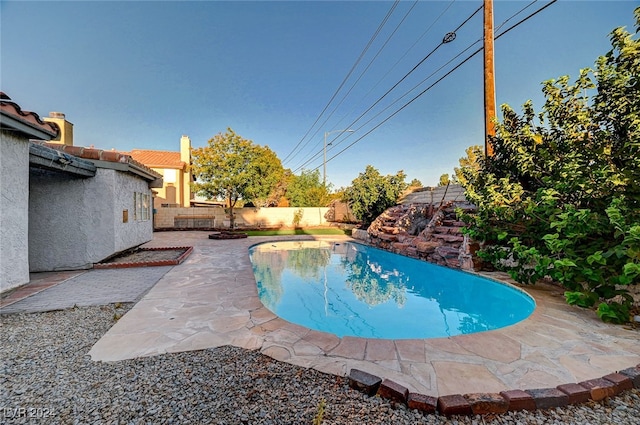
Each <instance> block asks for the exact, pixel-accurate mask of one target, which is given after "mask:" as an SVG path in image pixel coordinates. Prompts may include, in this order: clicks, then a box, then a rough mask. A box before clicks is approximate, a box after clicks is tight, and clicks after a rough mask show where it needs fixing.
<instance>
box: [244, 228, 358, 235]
mask: <svg viewBox="0 0 640 425" xmlns="http://www.w3.org/2000/svg"><path fill="white" fill-rule="evenodd" d="M243 232H244V233H246V234H247V235H249V236H289V235H349V236H350V235H351V230H341V229H334V228H331V229H273V230H243Z"/></svg>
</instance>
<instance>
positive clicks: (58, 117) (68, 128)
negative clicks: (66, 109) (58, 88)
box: [43, 112, 73, 146]
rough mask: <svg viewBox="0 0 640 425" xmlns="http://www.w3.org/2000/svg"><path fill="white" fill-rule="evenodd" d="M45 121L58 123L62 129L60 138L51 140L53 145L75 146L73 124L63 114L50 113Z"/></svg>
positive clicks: (59, 134)
mask: <svg viewBox="0 0 640 425" xmlns="http://www.w3.org/2000/svg"><path fill="white" fill-rule="evenodd" d="M43 120H44V121H47V122H53V123H56V124H57V125H58V127H60V133H58V137H56V138H55V139H53V140H51V143H60V144H63V145H68V146H73V124H71V123H70V122H69V121H67V120H66V118H65V115H64V114H63V113H62V112H50V113H49V116H48V117H44V118H43Z"/></svg>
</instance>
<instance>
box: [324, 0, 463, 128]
mask: <svg viewBox="0 0 640 425" xmlns="http://www.w3.org/2000/svg"><path fill="white" fill-rule="evenodd" d="M455 1H456V0H451V2H450V3H449V5H448V6H447V7H446V8H445V9H444V10H443V11H442V12H441V13H440V15H438V17H437V18H436V19H435V20H434V21H433V22H432V23H431V25H429V26H428V27H427V29H426V30H425V31H424V32H423V33H422V34H421V35H420V37H418V39H417V40H416V41H414V43H413V44H412V45H411V46H410V47H409V48H408V49H407V50H406V51H405V52H404V54H403V55H402V56H400V58H399V59H398V60H397V61H396V62H395V63H394V64H393V65H392V66H391V68H389V70H388V71H387V72H386V73H385V74H384V75H383V76H382V77H381V78H380V79H379V80H378V81H377V82H376V83H375V84H374V85H372V86H371V88H370V89H369V91H367V93H366V94H365V95H364V96H362V98H361V99H360V101H361V102H362V101H364V99H366V98H367V96H369V95H370V94H371V92H373V90H375V89H376V88H377V87H378V85H380V83H381V82H382V81H384V79H385V78H386V77H387V76H388V75H389V74H390V73H391V71H393V70H394V69H395V68H396V67H397V66H398V64H399V63H400V62H401V61H402V59H404V58H405V57H406V56H407V55H408V54H409V52H410V51H411V50H412V49H413V48H414V47H415V46H416V45H417V44H418V43H419V42H420V40H422V39H423V38H424V37H425V36H426V35H427V34H428V33H429V32H430V31H431V29H432V28H433V27H434V25H435V24H436V23H437V22H438V21H439V20H440V19H441V18H442V16H444V14H445V13H446V12H447V11H448V10H449V9H450V8H451V6H453V4H454V3H455ZM355 109H356V105H354V106H353V108H351V110H350V111H349V112H347V114H346V115H345V116H343V117H342V118H341V119H340V120H339V121H338V122H337V123H336V126H339V124H340V123H341V122H342V121H343V120H344V119H345V118H346V117H347V116H349V115H350V114H351V113H352V112H353V111H354V110H355Z"/></svg>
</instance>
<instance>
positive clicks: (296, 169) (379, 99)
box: [294, 6, 482, 172]
mask: <svg viewBox="0 0 640 425" xmlns="http://www.w3.org/2000/svg"><path fill="white" fill-rule="evenodd" d="M480 10H482V6H480V7H478V8H477V9H476V10H475V11H474V12H473V13H472V14H471V15H469V16H468V17H467V18H466V19H465V20H464V21H463V22H462V23H460V24H459V25H458V26H457V27H456V29H454V30H453V31H451V32H449V33H448V34H447V35H449V34H453V35H454V38H455V33H456V32H457V31H459V30H460V29H461V28H462V27H463V26H464V25H465V24H466V23H467V22H469V21H470V20H471V19H472V18H473V17H474V16H475V15H476V14H477V13H478V12H479V11H480ZM450 41H452V40H450V39H448V38H447V36H445V37H444V38H443V39H442V41H441V42H440V43H439V44H438V45H437V46H436V47H434V48H433V49H432V50H431V51H430V52H429V53H428V54H427V55H426V56H425V57H424V58H422V59H421V60H420V61H419V62H418V63H417V64H416V65H414V66H413V68H412V69H411V70H410V71H409V72H407V73H406V74H405V75H404V76H403V77H402V78H401V79H400V80H399V81H398V82H396V83H395V84H394V85H393V86H392V87H391V88H390V89H388V90H387V91H386V92H385V93H384V94H383V95H382V96H381V97H379V98H378V99H377V100H376V101H375V102H374V103H373V104H372V105H371V106H370V107H369V108H367V109H366V110H365V111H364V112H363V113H362V114H360V116H359V117H358V118H356V119H355V120H354V121H353V122H352V123H351V124H350V125H349V126H348V127H351V126H352V125H354V124H355V123H357V122H358V121H359V120H360V119H361V118H362V117H363V116H364V115H366V114H367V113H369V111H371V109H373V108H374V107H375V106H376V105H377V104H378V103H380V102H381V101H382V100H383V99H384V98H385V97H387V95H388V94H389V93H391V92H392V91H393V90H395V89H396V87H398V85H400V84H401V83H402V82H403V81H404V80H406V79H407V77H409V75H411V74H412V73H413V72H415V71H416V70H417V69H418V68H419V67H420V66H421V65H422V64H423V63H424V62H425V61H426V60H427V59H429V58H430V57H431V56H432V55H433V54H434V53H435V52H436V51H437V50H438V49H439V48H440V47H442V46H443V45H444V44H447V43H448V42H450ZM340 136H341V135H340V134H338V135H337V136H335V137H334V138H333V140H331V142H330V143H329V145H331V144H332V143H333V142H334V141H335V140H337V139H338V138H339V137H340ZM320 153H321V152H317V153H315V154H314V155H313V156H312V157H311V158H310V159H308V160H306V161H305V162H304V163H303V164H302V165H299V166H297V168H295V170H294V172H295V171H298V170H300V169H302V168H303V167H304V166H305V165H307V164H308V163H309V162H311V161H313V160H314V159H316V158H317V157H318V156H319V155H320Z"/></svg>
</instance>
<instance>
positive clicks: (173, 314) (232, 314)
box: [43, 232, 640, 396]
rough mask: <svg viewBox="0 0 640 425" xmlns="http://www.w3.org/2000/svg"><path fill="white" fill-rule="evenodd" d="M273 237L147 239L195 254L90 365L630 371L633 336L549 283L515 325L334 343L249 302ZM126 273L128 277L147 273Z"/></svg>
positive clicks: (540, 383)
mask: <svg viewBox="0 0 640 425" xmlns="http://www.w3.org/2000/svg"><path fill="white" fill-rule="evenodd" d="M296 238H298V239H313V238H312V237H296ZM315 238H317V239H329V240H335V239H337V238H336V237H331V238H329V237H326V238H324V237H322V238H320V237H315ZM282 239H291V237H287V238H276V237H270V238H268V237H261V238H248V239H238V240H210V239H208V233H207V232H166V233H156V234H155V237H154V240H153V241H152V242H150V243H149V244H147V245H146V246H149V247H166V246H193V247H194V252H193V253H192V254H191V256H190V257H189V258H188V259H187V260H186V261H185V262H184V263H182V264H180V265H178V266H175V267H173V268H170V269H169V270H168V271H167V272H166V274H164V275H163V276H162V277H161V278H160V280H159V281H158V283H157V284H155V286H153V288H152V289H151V290H149V292H147V293H146V295H144V297H143V298H142V299H141V300H140V301H139V302H138V303H137V304H136V305H135V307H134V308H133V309H132V310H130V311H129V312H128V313H127V314H126V315H125V316H124V317H122V318H121V319H120V320H119V321H118V323H116V325H115V326H113V327H112V328H111V329H110V330H109V331H108V332H107V333H106V334H105V335H104V336H103V337H102V339H100V340H99V341H98V342H97V343H96V344H95V345H94V346H93V348H92V349H91V351H90V353H89V354H90V355H91V357H92V359H93V360H96V361H117V360H122V359H129V358H135V357H140V356H152V355H157V354H160V353H170V352H179V351H189V350H199V349H205V348H211V347H218V346H222V345H235V346H239V347H243V348H247V349H252V350H260V351H261V352H262V353H264V354H266V355H268V356H271V357H273V358H275V359H277V360H281V361H285V362H289V363H292V364H296V365H300V366H304V367H308V368H314V369H317V370H320V371H322V372H327V373H332V374H337V375H346V374H348V373H349V371H350V370H351V369H352V368H357V369H361V370H364V371H367V372H369V373H372V374H374V375H377V376H381V377H384V378H388V379H392V380H394V381H396V382H397V383H400V384H402V385H404V386H406V387H408V388H409V389H410V390H411V391H415V392H419V393H422V394H425V395H432V396H442V395H448V394H465V393H475V392H484V393H486V392H499V391H502V390H509V389H533V388H549V387H555V386H557V385H559V384H565V383H573V382H581V381H584V380H588V379H594V378H599V377H602V376H604V375H606V374H608V373H611V372H615V371H617V370H622V369H626V368H629V367H633V366H636V365H637V364H639V363H640V343H638V340H639V337H640V333H639V332H638V331H636V330H629V329H625V328H624V327H620V326H612V325H607V324H604V323H602V322H600V321H599V319H598V318H597V317H596V316H595V314H593V313H591V312H587V311H584V310H582V309H579V308H577V307H571V306H567V305H566V304H565V303H564V300H563V299H562V297H561V292H560V291H559V290H558V289H557V288H555V287H531V288H529V287H527V288H526V289H527V291H528V292H529V293H530V294H531V295H532V296H533V297H534V298H535V300H536V302H537V304H538V307H537V308H536V310H535V311H534V313H533V314H532V315H531V317H529V318H528V319H527V320H524V321H523V322H520V323H518V324H516V325H513V326H510V327H508V328H504V329H500V330H496V331H491V332H484V333H479V334H472V335H463V336H456V337H451V338H439V339H424V340H423V339H419V340H376V339H364V338H353V337H345V338H338V337H336V336H334V335H331V334H327V333H323V332H318V331H314V330H310V329H307V328H304V327H301V326H298V325H294V324H291V323H288V322H286V321H284V320H282V319H280V318H278V317H276V316H275V315H274V314H273V313H271V312H270V311H269V310H267V309H266V308H265V307H264V306H263V305H262V303H261V302H260V300H259V299H258V294H257V289H256V282H255V278H254V276H253V271H252V267H251V263H250V261H249V256H248V248H249V246H250V245H252V244H256V243H259V242H263V241H267V240H282ZM130 270H134V271H135V272H134V275H132V276H131V277H130V278H128V279H130V281H135V280H136V279H138V278H139V277H138V275H137V274H136V273H140V276H142V274H144V273H145V269H144V268H141V269H130ZM86 275H87V276H90V275H91V274H90V273H87V274H86ZM493 277H495V275H494V276H493ZM503 277H504V276H503ZM48 291H49V290H47V291H45V292H43V294H45V295H46V293H47V292H48Z"/></svg>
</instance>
